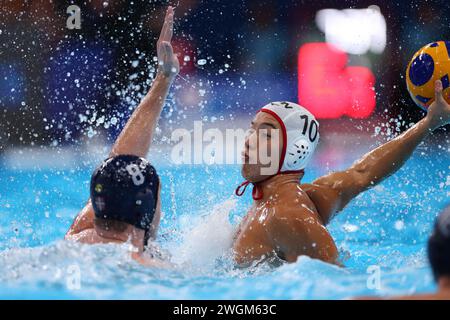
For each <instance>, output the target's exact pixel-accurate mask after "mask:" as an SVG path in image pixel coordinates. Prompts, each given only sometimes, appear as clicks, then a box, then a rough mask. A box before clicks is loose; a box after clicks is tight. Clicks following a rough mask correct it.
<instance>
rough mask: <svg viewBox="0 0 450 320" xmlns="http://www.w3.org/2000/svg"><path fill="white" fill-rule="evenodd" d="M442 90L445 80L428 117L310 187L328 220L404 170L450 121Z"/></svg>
mask: <svg viewBox="0 0 450 320" xmlns="http://www.w3.org/2000/svg"><path fill="white" fill-rule="evenodd" d="M442 90H443V89H442V83H441V82H440V81H436V83H435V102H433V103H432V104H431V106H430V107H429V110H428V113H427V115H426V116H425V118H423V119H422V120H420V121H419V122H418V123H416V124H415V125H414V126H413V127H411V128H410V129H408V130H407V131H406V132H404V133H403V134H401V135H400V136H398V137H396V138H394V139H392V140H391V141H389V142H387V143H385V144H383V145H381V146H379V147H378V148H376V149H375V150H372V151H370V152H369V153H367V154H366V155H364V156H363V157H362V158H361V159H360V160H358V161H357V162H355V163H354V164H353V165H352V166H351V167H350V168H348V169H347V170H345V171H341V172H335V173H331V174H329V175H327V176H324V177H321V178H319V179H317V180H315V181H314V182H313V184H312V185H308V186H307V188H306V189H307V190H306V191H307V192H308V195H309V196H310V197H311V198H312V199H313V201H314V202H315V203H316V204H318V207H319V208H318V210H319V212H320V214H321V216H322V218H323V219H324V222H325V223H327V222H328V221H329V220H330V218H331V217H332V215H333V214H334V213H336V212H338V211H340V210H342V209H343V208H344V207H345V206H346V205H347V204H348V203H349V202H350V200H352V199H353V198H354V197H356V196H357V195H358V194H360V193H361V192H363V191H365V190H367V189H369V188H371V187H373V186H375V185H377V184H378V183H380V182H381V181H383V180H384V179H386V178H387V177H389V176H390V175H392V174H393V173H395V172H396V171H397V170H398V169H400V168H401V166H402V165H403V164H404V163H405V162H406V160H408V159H409V157H410V156H411V154H412V153H413V151H414V150H415V149H416V147H417V146H418V145H419V144H420V143H421V142H422V141H423V139H424V138H425V137H426V136H427V135H428V134H429V133H430V132H432V131H433V130H434V129H436V128H438V127H440V126H443V125H446V124H448V123H449V122H450V105H449V104H448V103H447V102H446V101H445V100H444V97H443V96H442Z"/></svg>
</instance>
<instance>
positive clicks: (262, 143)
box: [241, 112, 283, 183]
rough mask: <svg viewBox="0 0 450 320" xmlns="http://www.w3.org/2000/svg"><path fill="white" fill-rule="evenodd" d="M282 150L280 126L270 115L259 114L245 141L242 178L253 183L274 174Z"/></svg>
mask: <svg viewBox="0 0 450 320" xmlns="http://www.w3.org/2000/svg"><path fill="white" fill-rule="evenodd" d="M282 148H283V137H282V134H281V127H280V124H279V123H278V121H277V120H276V119H275V118H274V117H273V116H271V115H270V114H267V113H265V112H259V113H258V114H257V115H256V116H255V118H254V119H253V121H252V124H251V128H250V130H249V133H248V135H247V137H246V139H245V146H244V150H243V151H242V162H243V165H242V170H241V172H242V176H243V177H244V178H245V179H247V180H248V181H250V182H253V183H254V182H259V181H262V180H264V179H266V178H267V177H268V176H272V175H274V174H276V173H277V171H278V166H279V162H280V156H281V151H282Z"/></svg>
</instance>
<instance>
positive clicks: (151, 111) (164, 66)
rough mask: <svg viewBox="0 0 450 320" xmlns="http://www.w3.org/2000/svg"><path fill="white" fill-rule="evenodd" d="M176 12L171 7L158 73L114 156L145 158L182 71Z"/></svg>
mask: <svg viewBox="0 0 450 320" xmlns="http://www.w3.org/2000/svg"><path fill="white" fill-rule="evenodd" d="M173 16H174V11H173V8H172V7H169V8H168V9H167V12H166V17H165V19H164V25H163V27H162V30H161V34H160V36H159V40H158V43H157V51H158V73H157V76H156V78H155V80H154V82H153V84H152V87H151V89H150V91H149V92H148V93H147V94H146V96H145V97H144V99H142V101H141V103H140V104H139V106H138V107H137V108H136V110H134V112H133V114H132V115H131V117H130V119H129V120H128V122H127V124H126V125H125V127H124V129H123V130H122V132H121V133H120V135H119V137H118V138H117V140H116V142H115V143H114V146H113V147H112V150H111V156H117V155H120V154H132V155H136V156H139V157H145V156H146V155H147V153H148V151H149V149H150V144H151V142H152V139H153V134H154V131H155V128H156V125H157V123H158V120H159V116H160V115H161V111H162V108H163V106H164V103H165V100H166V97H167V94H168V93H169V89H170V86H171V84H172V82H173V80H174V79H175V77H176V75H177V74H178V72H179V69H180V64H179V61H178V57H177V56H176V55H175V54H174V53H173V48H172V45H171V43H170V42H171V40H172V35H173Z"/></svg>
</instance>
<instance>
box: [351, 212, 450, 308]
mask: <svg viewBox="0 0 450 320" xmlns="http://www.w3.org/2000/svg"><path fill="white" fill-rule="evenodd" d="M427 253H428V261H429V262H430V266H431V271H432V272H433V277H434V281H435V282H436V284H437V291H436V292H434V293H430V294H419V295H408V296H399V297H391V298H387V299H393V300H450V206H447V207H446V208H445V209H444V210H443V211H442V212H441V213H440V214H439V215H438V217H437V218H436V221H435V223H434V228H433V232H432V234H431V236H430V238H429V239H428V248H427ZM357 299H358V300H379V299H381V298H377V297H359V298H357Z"/></svg>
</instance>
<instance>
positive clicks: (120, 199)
mask: <svg viewBox="0 0 450 320" xmlns="http://www.w3.org/2000/svg"><path fill="white" fill-rule="evenodd" d="M173 15H174V11H173V8H172V7H169V8H168V9H167V12H166V16H165V19H164V24H163V27H162V30H161V34H160V37H159V40H158V43H157V51H158V52H157V54H158V61H159V63H158V64H159V67H158V73H157V76H156V78H155V80H154V82H153V84H152V87H151V89H150V91H149V92H148V93H147V95H146V96H145V97H144V99H143V100H142V101H141V103H140V104H139V106H138V107H137V108H136V110H135V111H134V112H133V115H132V116H131V118H130V119H129V120H128V122H127V124H126V126H125V128H124V129H123V130H122V132H121V133H120V135H119V137H118V138H117V140H116V142H115V143H114V145H113V148H112V150H111V153H110V158H109V159H108V160H106V161H105V162H104V163H102V164H101V165H100V167H99V168H98V169H97V170H96V171H95V172H94V174H93V177H92V179H91V199H89V201H88V203H87V204H86V206H85V207H84V209H83V210H82V211H81V212H80V213H79V214H78V216H77V217H76V218H75V221H74V222H73V224H72V226H71V227H70V229H69V231H68V232H67V234H66V237H65V238H66V239H69V240H75V241H80V242H84V243H124V242H130V243H131V244H132V246H133V251H134V252H133V253H132V257H133V258H134V259H136V260H137V261H138V262H140V263H142V264H144V265H151V266H160V267H167V266H168V263H166V262H163V261H160V260H158V259H154V258H149V256H148V255H147V254H144V253H145V252H144V249H145V245H146V244H147V241H148V240H151V239H154V238H155V237H156V235H157V231H158V227H159V221H160V217H161V213H160V196H159V193H160V188H161V187H160V184H159V179H158V176H157V174H156V170H155V169H154V168H153V167H152V166H151V165H150V164H149V163H148V162H147V161H146V160H145V159H143V158H144V157H145V156H146V155H147V154H148V152H149V149H150V144H151V141H152V138H153V134H154V131H155V128H156V124H157V122H158V118H159V116H160V114H161V110H162V108H163V106H164V102H165V99H166V97H167V94H168V92H169V89H170V86H171V84H172V82H173V80H174V79H175V77H176V75H177V74H178V72H179V69H180V67H179V61H178V58H177V57H176V56H175V55H174V53H173V49H172V45H171V43H170V42H171V39H172V34H173ZM130 181H131V182H130ZM130 183H131V184H130ZM105 190H107V194H106V193H104V191H105ZM128 192H129V196H128V197H127V195H126V194H127V193H128Z"/></svg>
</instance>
